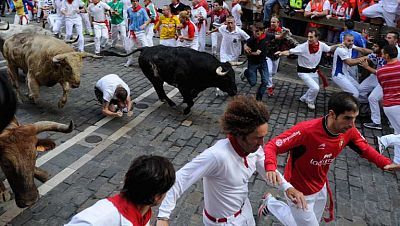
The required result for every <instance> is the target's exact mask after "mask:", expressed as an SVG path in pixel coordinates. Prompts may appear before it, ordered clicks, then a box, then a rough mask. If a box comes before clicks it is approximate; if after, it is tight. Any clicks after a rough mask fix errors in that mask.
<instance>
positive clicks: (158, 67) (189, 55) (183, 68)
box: [103, 45, 238, 114]
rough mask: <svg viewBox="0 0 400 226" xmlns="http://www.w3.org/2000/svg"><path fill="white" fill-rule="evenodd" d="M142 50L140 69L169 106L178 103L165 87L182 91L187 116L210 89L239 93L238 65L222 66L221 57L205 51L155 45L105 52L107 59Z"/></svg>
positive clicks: (231, 94)
mask: <svg viewBox="0 0 400 226" xmlns="http://www.w3.org/2000/svg"><path fill="white" fill-rule="evenodd" d="M138 51H140V52H141V54H140V56H139V66H140V68H141V69H142V72H143V73H144V75H145V76H146V77H147V78H148V79H149V80H150V82H151V83H152V84H153V86H154V89H155V90H156V92H157V95H158V98H159V99H160V100H161V101H166V102H167V103H168V104H169V106H175V103H174V102H173V101H172V100H171V99H169V98H168V97H167V95H166V94H165V91H164V88H163V82H166V83H168V84H170V85H172V86H175V87H177V88H178V89H179V92H180V93H181V94H182V97H183V102H184V103H186V104H187V107H186V108H185V109H184V111H183V113H184V114H188V113H189V112H190V108H191V107H192V106H193V104H194V103H193V99H194V98H196V97H197V95H198V94H199V93H200V92H201V91H203V90H205V89H207V88H209V87H217V88H219V89H221V90H222V91H224V92H227V93H228V95H229V96H234V95H236V93H237V87H236V82H235V71H234V70H233V68H232V65H238V63H235V64H234V63H221V62H220V61H218V59H217V58H215V57H214V56H212V55H211V54H208V53H205V52H198V51H196V50H193V49H190V48H185V47H167V46H162V45H158V46H153V47H143V48H139V49H136V50H135V51H133V52H132V53H129V54H125V55H123V54H118V53H115V52H110V51H104V52H103V54H104V55H105V56H119V57H126V56H129V55H131V54H133V53H135V52H138Z"/></svg>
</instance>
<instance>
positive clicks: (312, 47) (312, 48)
mask: <svg viewBox="0 0 400 226" xmlns="http://www.w3.org/2000/svg"><path fill="white" fill-rule="evenodd" d="M308 50H309V51H310V54H314V53H316V52H318V50H319V42H317V43H316V44H310V43H308Z"/></svg>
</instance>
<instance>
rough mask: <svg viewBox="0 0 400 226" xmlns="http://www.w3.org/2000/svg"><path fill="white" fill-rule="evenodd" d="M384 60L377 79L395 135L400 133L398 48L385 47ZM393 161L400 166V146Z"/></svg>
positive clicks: (397, 146) (395, 149)
mask: <svg viewBox="0 0 400 226" xmlns="http://www.w3.org/2000/svg"><path fill="white" fill-rule="evenodd" d="M382 54H383V58H384V59H385V60H386V62H387V63H386V65H384V66H383V67H381V68H380V69H378V70H377V71H376V77H377V78H378V82H379V84H380V85H381V86H382V90H383V111H384V112H385V114H386V116H387V117H388V119H389V121H390V124H391V125H392V126H393V128H394V133H395V134H399V133H400V115H399V114H400V61H399V60H398V59H397V54H398V52H397V47H396V46H395V45H387V46H385V47H383V51H382ZM393 161H394V162H395V163H397V164H400V146H399V145H394V159H393Z"/></svg>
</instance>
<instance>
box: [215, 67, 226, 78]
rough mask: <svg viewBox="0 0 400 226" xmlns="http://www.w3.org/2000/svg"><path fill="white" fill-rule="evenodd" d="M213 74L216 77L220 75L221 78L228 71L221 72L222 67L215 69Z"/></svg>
mask: <svg viewBox="0 0 400 226" xmlns="http://www.w3.org/2000/svg"><path fill="white" fill-rule="evenodd" d="M215 72H216V73H217V75H221V76H224V75H226V74H227V73H228V71H225V72H222V67H221V66H219V67H217V69H216V70H215Z"/></svg>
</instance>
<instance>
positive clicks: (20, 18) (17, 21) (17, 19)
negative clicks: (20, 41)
mask: <svg viewBox="0 0 400 226" xmlns="http://www.w3.org/2000/svg"><path fill="white" fill-rule="evenodd" d="M28 23H29V21H28V17H27V16H26V15H25V16H18V15H17V14H15V16H14V24H21V25H25V24H28Z"/></svg>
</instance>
